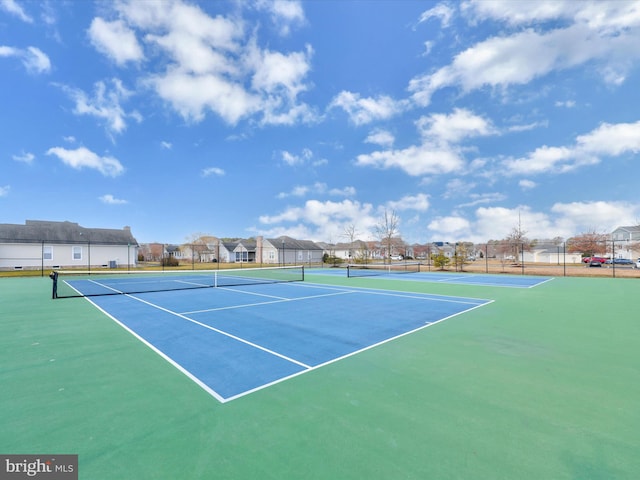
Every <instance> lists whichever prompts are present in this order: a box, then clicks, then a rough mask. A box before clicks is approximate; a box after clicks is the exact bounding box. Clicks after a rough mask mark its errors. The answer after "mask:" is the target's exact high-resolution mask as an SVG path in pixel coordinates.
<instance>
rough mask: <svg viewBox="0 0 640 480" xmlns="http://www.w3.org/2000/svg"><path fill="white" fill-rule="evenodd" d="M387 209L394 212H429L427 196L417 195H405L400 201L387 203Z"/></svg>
mask: <svg viewBox="0 0 640 480" xmlns="http://www.w3.org/2000/svg"><path fill="white" fill-rule="evenodd" d="M387 207H388V208H390V209H391V210H395V211H398V212H400V211H403V210H417V211H419V212H426V211H427V210H429V195H427V194H424V193H418V194H417V195H406V196H404V197H402V198H401V199H400V200H393V201H390V202H387Z"/></svg>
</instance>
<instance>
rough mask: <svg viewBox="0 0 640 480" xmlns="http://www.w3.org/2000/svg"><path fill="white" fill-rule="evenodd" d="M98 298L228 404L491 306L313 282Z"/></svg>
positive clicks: (474, 301)
mask: <svg viewBox="0 0 640 480" xmlns="http://www.w3.org/2000/svg"><path fill="white" fill-rule="evenodd" d="M90 301H91V302H92V303H93V304H95V305H96V306H97V307H98V308H100V309H101V310H103V311H104V312H105V313H106V314H107V315H109V316H110V317H111V318H113V319H114V320H115V321H117V322H118V323H120V324H121V325H122V326H124V327H125V328H126V329H128V330H129V331H130V332H131V333H133V334H134V335H135V336H137V337H138V338H139V339H140V340H142V341H143V342H144V343H146V344H147V345H149V346H150V347H151V348H153V349H154V350H155V351H156V352H158V353H159V354H160V355H161V356H163V357H164V358H165V359H167V360H168V361H169V362H171V363H172V364H173V365H175V366H176V367H177V368H178V369H180V370H181V371H182V372H184V373H185V374H186V375H188V376H189V377H190V378H192V379H193V380H194V381H195V382H196V383H198V384H199V385H200V386H201V387H202V388H204V389H205V390H206V391H208V392H209V393H210V394H211V395H213V396H214V397H215V398H217V399H218V400H219V401H221V402H226V401H229V400H232V399H235V398H238V397H240V396H243V395H246V394H248V393H250V392H253V391H255V390H257V389H261V388H264V387H266V386H269V385H272V384H274V383H277V382H280V381H283V380H285V379H288V378H291V377H294V376H296V375H300V374H302V373H305V372H309V371H312V370H314V369H316V368H319V367H321V366H323V365H326V364H328V363H331V362H334V361H336V360H339V359H342V358H344V357H347V356H349V355H353V354H355V353H357V352H361V351H363V350H366V349H368V348H371V347H373V346H376V345H379V344H381V343H384V342H387V341H389V340H392V339H394V338H397V337H399V336H402V335H406V334H408V333H411V332H415V331H417V330H419V329H422V328H425V327H427V326H429V325H432V324H434V323H437V322H440V321H442V320H445V319H447V318H450V317H452V316H455V315H458V314H461V313H463V312H466V311H469V310H471V309H474V308H478V307H480V306H482V305H486V304H487V303H490V300H484V299H477V298H464V297H449V296H439V295H428V294H417V293H407V292H390V291H385V290H376V289H363V288H349V287H332V286H325V285H319V284H309V283H306V282H300V283H282V284H266V285H252V286H238V287H219V288H213V289H198V290H181V291H171V292H156V293H141V294H135V295H115V296H106V297H95V298H91V299H90Z"/></svg>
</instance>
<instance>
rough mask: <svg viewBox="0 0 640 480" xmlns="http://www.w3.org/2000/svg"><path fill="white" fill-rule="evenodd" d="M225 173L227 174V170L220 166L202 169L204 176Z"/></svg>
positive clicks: (219, 175)
mask: <svg viewBox="0 0 640 480" xmlns="http://www.w3.org/2000/svg"><path fill="white" fill-rule="evenodd" d="M223 175H225V171H224V170H223V169H222V168H219V167H207V168H204V169H203V170H202V176H203V177H211V176H216V177H222V176H223Z"/></svg>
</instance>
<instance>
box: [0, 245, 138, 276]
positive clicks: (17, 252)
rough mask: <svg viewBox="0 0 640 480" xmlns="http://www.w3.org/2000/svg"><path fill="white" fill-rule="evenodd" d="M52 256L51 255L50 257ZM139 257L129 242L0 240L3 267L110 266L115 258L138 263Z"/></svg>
mask: <svg viewBox="0 0 640 480" xmlns="http://www.w3.org/2000/svg"><path fill="white" fill-rule="evenodd" d="M89 247H91V248H90V249H89ZM74 253H75V258H74ZM49 256H50V258H47V257H49ZM136 258H137V249H136V247H134V246H127V245H122V246H121V245H90V246H89V245H83V244H80V245H78V244H75V245H73V244H46V243H44V244H42V243H3V244H0V268H5V269H13V270H17V269H34V268H41V267H45V268H54V267H56V268H59V267H88V266H91V267H100V266H109V265H110V262H114V261H115V262H116V264H117V265H120V266H123V265H127V264H131V265H135V263H136Z"/></svg>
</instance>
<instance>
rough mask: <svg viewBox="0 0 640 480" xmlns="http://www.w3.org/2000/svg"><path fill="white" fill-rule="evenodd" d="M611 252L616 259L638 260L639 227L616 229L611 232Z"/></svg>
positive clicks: (639, 244) (639, 245)
mask: <svg viewBox="0 0 640 480" xmlns="http://www.w3.org/2000/svg"><path fill="white" fill-rule="evenodd" d="M611 240H612V241H613V246H614V248H613V251H612V252H611V253H612V254H613V255H614V256H615V257H616V258H630V259H637V258H640V225H635V226H630V227H618V228H616V229H615V230H614V231H613V232H611Z"/></svg>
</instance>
